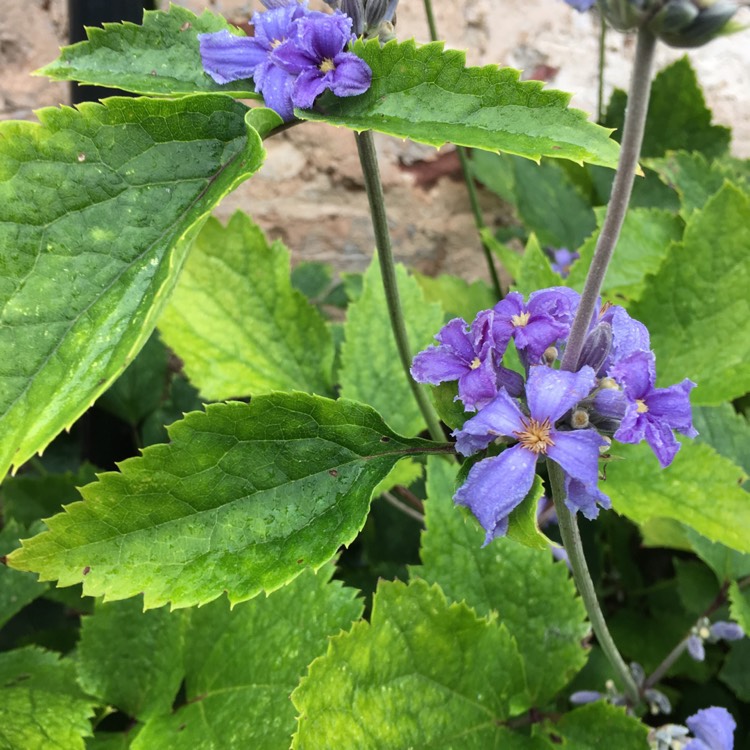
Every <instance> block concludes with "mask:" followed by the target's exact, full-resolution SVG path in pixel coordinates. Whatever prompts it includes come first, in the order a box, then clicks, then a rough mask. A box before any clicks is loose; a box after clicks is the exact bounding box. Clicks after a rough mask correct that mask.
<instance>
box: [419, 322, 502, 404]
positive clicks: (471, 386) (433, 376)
mask: <svg viewBox="0 0 750 750" xmlns="http://www.w3.org/2000/svg"><path fill="white" fill-rule="evenodd" d="M493 317H494V313H493V312H492V310H483V311H482V312H480V313H479V314H478V315H477V317H476V318H475V319H474V322H473V323H472V324H471V328H470V329H469V330H468V331H467V330H466V329H467V325H466V322H465V321H464V320H463V319H462V318H454V319H453V320H451V321H450V322H449V323H447V324H446V325H445V326H443V328H442V330H441V331H440V332H439V333H438V334H437V335H436V336H435V338H436V339H437V340H438V341H439V342H440V345H439V346H431V347H430V348H429V349H425V350H424V351H423V352H420V353H419V354H417V356H416V357H414V361H413V363H412V366H411V374H412V376H413V377H414V380H416V381H417V382H418V383H432V385H438V384H439V383H444V382H446V381H450V380H458V398H460V399H461V401H462V402H463V404H464V407H465V408H466V409H467V410H468V411H476V410H477V409H480V408H481V407H482V406H484V405H485V404H487V403H489V402H490V401H491V400H492V399H493V398H494V397H495V396H496V395H497V390H498V382H497V373H496V371H495V367H494V363H493V347H494V343H495V340H494V338H493V335H492V320H493Z"/></svg>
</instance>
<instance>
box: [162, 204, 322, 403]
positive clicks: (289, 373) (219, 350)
mask: <svg viewBox="0 0 750 750" xmlns="http://www.w3.org/2000/svg"><path fill="white" fill-rule="evenodd" d="M159 330H160V331H161V333H162V335H163V336H164V340H165V341H166V342H167V344H168V345H169V346H170V347H171V348H172V349H173V350H174V351H175V353H176V354H177V355H178V356H179V357H180V358H181V359H182V360H183V362H184V363H185V372H186V373H187V374H188V376H189V377H190V380H191V382H192V383H193V385H195V386H196V387H197V388H198V389H199V391H200V392H201V394H202V395H203V396H204V397H205V398H207V399H210V400H212V401H220V400H223V399H227V398H232V397H234V396H247V395H253V396H257V395H259V394H261V393H269V392H270V391H276V390H278V391H282V390H289V391H292V390H300V391H306V392H317V393H320V394H323V395H330V393H331V388H332V384H331V368H332V366H333V343H332V341H331V334H330V333H329V331H328V329H327V328H326V324H325V321H324V320H323V317H322V316H321V314H320V313H319V312H318V310H317V309H316V308H315V307H312V306H311V305H310V304H309V303H308V301H307V300H306V299H305V297H304V295H303V294H302V293H301V292H298V291H297V290H295V289H294V288H293V287H292V283H291V280H290V271H289V251H288V250H287V249H286V248H285V247H284V245H282V244H281V243H280V242H274V243H273V244H271V245H269V244H268V242H267V241H266V238H265V237H264V235H263V232H262V231H261V230H260V229H259V228H258V227H257V226H256V225H255V224H253V222H252V221H251V220H250V218H249V217H248V216H246V215H245V214H243V213H240V212H237V213H235V214H234V216H233V217H232V218H231V219H230V221H229V223H228V224H227V226H226V228H225V227H223V226H222V225H221V224H220V223H219V222H218V221H217V220H216V219H209V221H208V222H207V223H206V225H205V226H204V227H203V229H202V230H201V233H200V234H199V235H198V238H197V239H196V241H195V245H194V247H193V249H192V251H191V253H190V257H189V258H188V260H187V263H185V269H184V271H183V273H182V276H181V278H180V281H179V283H178V285H177V288H176V289H175V292H174V295H173V296H172V299H171V300H170V303H169V305H168V306H167V309H166V310H165V311H164V314H163V315H162V317H161V319H160V320H159Z"/></svg>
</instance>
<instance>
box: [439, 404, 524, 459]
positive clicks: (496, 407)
mask: <svg viewBox="0 0 750 750" xmlns="http://www.w3.org/2000/svg"><path fill="white" fill-rule="evenodd" d="M522 418H523V414H522V412H521V410H520V409H519V408H518V404H517V403H516V402H515V401H514V400H513V399H512V398H511V397H510V396H509V395H508V394H507V393H505V392H504V391H500V392H499V393H498V394H497V396H495V398H494V399H492V401H490V403H489V404H487V406H485V407H484V408H483V409H482V411H480V412H479V413H478V414H477V415H476V416H475V417H472V418H471V419H467V420H466V422H464V425H463V427H462V428H461V429H460V430H456V431H455V432H454V433H453V434H454V435H455V436H456V438H457V440H456V450H457V451H458V452H459V453H461V454H462V455H464V456H470V455H472V454H473V453H476V452H477V451H478V450H481V449H482V448H486V447H487V446H488V445H489V444H490V443H491V442H492V441H493V440H495V438H497V437H500V436H503V435H504V436H507V437H513V434H514V433H515V432H521V431H522V430H523V422H522V421H521V420H522ZM477 445H478V446H480V447H476V446H477Z"/></svg>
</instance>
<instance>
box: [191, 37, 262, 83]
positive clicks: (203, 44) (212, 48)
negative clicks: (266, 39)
mask: <svg viewBox="0 0 750 750" xmlns="http://www.w3.org/2000/svg"><path fill="white" fill-rule="evenodd" d="M198 43H199V45H200V52H201V61H202V63H203V69H204V70H205V71H206V73H208V75H210V76H211V78H213V79H214V81H216V83H222V84H223V83H229V82H230V81H239V80H241V79H243V78H252V76H253V73H254V72H255V68H256V66H257V65H259V64H261V63H262V62H264V61H266V60H267V59H268V51H267V50H265V49H263V47H261V46H260V45H259V44H258V42H257V41H256V40H255V39H253V38H252V37H247V36H235V35H234V34H230V33H229V32H228V31H227V30H226V29H222V30H221V31H217V32H215V33H211V34H198Z"/></svg>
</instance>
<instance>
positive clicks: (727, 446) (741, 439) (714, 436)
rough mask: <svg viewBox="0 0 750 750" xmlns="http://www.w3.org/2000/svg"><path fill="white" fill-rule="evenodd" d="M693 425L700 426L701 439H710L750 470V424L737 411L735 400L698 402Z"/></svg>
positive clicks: (700, 441) (711, 442)
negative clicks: (734, 404) (704, 404)
mask: <svg viewBox="0 0 750 750" xmlns="http://www.w3.org/2000/svg"><path fill="white" fill-rule="evenodd" d="M693 426H694V427H695V429H696V430H698V442H699V443H708V444H709V445H710V446H711V447H712V448H715V449H716V451H717V452H718V453H720V454H721V455H722V456H726V457H727V458H728V459H730V460H731V461H734V463H736V464H737V466H741V467H742V468H743V469H744V470H745V473H746V474H750V424H749V423H748V420H747V417H746V416H745V415H744V414H739V413H737V412H736V411H735V410H734V408H733V407H732V405H731V404H720V405H719V406H696V407H694V408H693ZM746 489H747V487H746Z"/></svg>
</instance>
